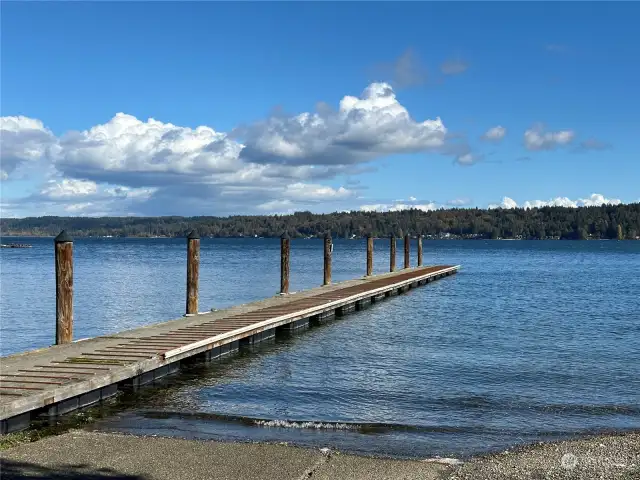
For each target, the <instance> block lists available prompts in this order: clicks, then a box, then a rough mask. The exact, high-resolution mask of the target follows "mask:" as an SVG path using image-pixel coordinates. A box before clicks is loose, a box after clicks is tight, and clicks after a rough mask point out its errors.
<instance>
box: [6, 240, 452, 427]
mask: <svg viewBox="0 0 640 480" xmlns="http://www.w3.org/2000/svg"><path fill="white" fill-rule="evenodd" d="M395 244H396V239H395V237H391V242H390V248H391V261H390V266H389V269H390V273H387V274H384V275H376V276H374V275H372V272H373V239H372V238H371V236H369V237H368V238H367V243H366V245H367V248H366V276H365V277H363V278H360V279H356V280H350V281H347V282H341V283H338V284H332V283H331V257H332V252H333V244H332V239H331V236H330V235H329V234H327V236H326V237H325V241H324V281H323V286H322V287H318V288H314V289H311V290H307V291H304V292H299V293H295V294H294V293H289V273H290V268H289V263H290V239H289V237H288V236H286V235H283V236H282V238H281V241H280V245H281V250H280V265H281V269H280V280H281V281H280V295H277V296H276V297H273V298H269V299H266V300H262V301H259V302H254V303H250V304H246V305H240V306H237V307H233V308H229V309H226V310H220V311H213V312H206V313H199V312H198V284H199V280H198V277H199V265H200V238H199V237H198V236H197V234H195V232H191V234H189V236H188V237H187V294H186V314H185V317H183V318H180V319H178V320H172V321H169V322H164V323H158V324H155V325H150V326H146V327H141V328H136V329H133V330H129V331H126V332H121V333H117V334H112V335H106V336H102V337H96V338H91V339H84V340H77V341H75V342H74V341H73V239H72V238H71V237H69V235H67V234H66V232H64V231H63V232H61V233H60V235H58V236H57V237H56V238H55V240H54V246H55V269H56V328H55V332H56V335H55V339H56V345H54V346H52V347H49V348H43V349H40V350H34V351H30V352H25V353H21V354H17V355H11V356H7V357H2V358H0V362H1V364H0V367H1V370H0V434H5V433H9V432H13V431H17V430H21V429H24V428H27V427H28V426H29V425H30V424H31V422H32V421H33V420H36V419H38V418H40V419H41V418H45V419H46V418H55V417H56V416H58V415H62V414H65V413H68V412H70V411H73V410H76V409H78V408H82V407H85V406H88V405H91V404H94V403H96V402H99V401H101V400H104V399H106V398H109V397H112V396H114V395H116V394H117V393H118V391H119V390H131V389H133V390H136V389H137V388H138V387H140V386H142V385H146V384H150V383H153V382H154V381H155V380H157V379H159V378H162V377H164V376H166V375H169V374H172V373H175V372H177V371H178V370H180V366H181V364H189V363H193V362H194V361H212V360H215V359H218V358H220V357H222V356H225V355H228V354H229V353H231V352H236V351H238V350H239V348H240V346H242V345H251V344H255V343H259V342H261V341H263V340H266V339H270V338H273V337H275V336H276V334H277V333H278V332H281V331H292V330H298V329H303V328H306V327H308V326H309V325H312V324H314V323H321V322H323V321H325V320H326V319H328V318H331V317H334V316H343V315H345V314H347V313H349V312H351V311H354V310H359V309H362V308H364V307H366V306H367V305H370V304H371V303H375V302H378V301H381V300H382V299H384V298H385V297H388V296H391V295H396V294H398V293H402V292H404V291H407V290H409V289H411V288H415V287H418V286H420V285H425V284H427V283H429V282H431V281H433V280H436V279H439V278H442V277H445V276H449V275H453V274H454V273H456V272H457V271H458V268H459V266H457V265H454V266H452V265H441V266H431V267H424V266H422V259H423V250H422V237H420V236H418V242H417V245H418V262H417V263H418V266H417V267H416V268H411V265H410V250H409V244H410V237H409V236H408V235H406V236H405V238H404V269H403V270H399V271H396V269H395V251H396V245H395ZM5 341H6V339H5Z"/></svg>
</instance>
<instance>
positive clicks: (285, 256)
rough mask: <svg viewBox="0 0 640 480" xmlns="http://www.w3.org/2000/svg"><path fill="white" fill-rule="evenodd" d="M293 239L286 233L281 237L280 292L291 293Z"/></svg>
mask: <svg viewBox="0 0 640 480" xmlns="http://www.w3.org/2000/svg"><path fill="white" fill-rule="evenodd" d="M290 249H291V240H290V238H289V235H287V234H286V233H283V234H282V237H280V294H281V295H282V294H285V293H289V252H290Z"/></svg>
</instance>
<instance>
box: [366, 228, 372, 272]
mask: <svg viewBox="0 0 640 480" xmlns="http://www.w3.org/2000/svg"><path fill="white" fill-rule="evenodd" d="M371 275H373V236H371V234H369V235H367V277H370V276H371Z"/></svg>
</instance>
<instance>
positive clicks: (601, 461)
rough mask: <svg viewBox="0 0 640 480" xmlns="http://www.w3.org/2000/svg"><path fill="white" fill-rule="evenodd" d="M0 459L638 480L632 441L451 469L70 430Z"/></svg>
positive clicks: (277, 473) (15, 464)
mask: <svg viewBox="0 0 640 480" xmlns="http://www.w3.org/2000/svg"><path fill="white" fill-rule="evenodd" d="M0 459H1V460H2V467H1V468H2V470H1V471H0V478H2V479H3V480H12V479H17V478H31V479H36V478H49V479H60V480H62V479H66V480H80V479H87V480H106V479H121V480H143V479H144V480H155V479H162V480H172V479H176V480H178V479H179V480H191V479H198V480H199V479H209V478H216V479H229V480H231V479H234V480H235V479H249V480H271V479H274V480H289V479H290V480H304V479H308V478H312V479H314V480H315V479H322V480H330V479H331V480H340V479H345V480H360V479H362V480H364V479H366V480H383V479H384V480H387V479H389V480H391V479H393V480H413V479H416V480H418V479H420V480H431V479H433V480H438V479H450V480H454V479H473V480H483V479H487V480H488V479H491V480H500V479H514V480H515V479H539V480H542V479H576V480H590V479H606V480H614V479H623V480H631V479H640V434H637V433H630V434H626V435H619V436H618V435H615V436H600V437H593V438H589V439H585V440H576V441H567V442H559V443H552V444H540V445H533V446H529V447H524V448H520V449H517V450H514V451H511V452H507V453H505V452H503V453H499V454H495V455H491V456H486V457H478V458H475V459H472V460H470V461H468V462H465V463H462V464H460V465H454V464H441V463H436V462H426V461H408V460H389V459H377V458H368V457H358V456H353V455H345V454H341V453H339V452H331V451H326V450H325V451H321V450H314V449H303V448H297V447H290V446H285V445H272V444H251V443H223V442H210V441H194V440H182V439H176V438H160V437H136V436H130V435H119V434H106V433H96V432H87V431H82V430H74V431H70V432H67V433H65V434H63V435H59V436H52V437H48V438H45V439H43V440H39V441H37V442H33V443H27V444H22V445H19V446H16V447H13V448H10V449H7V450H4V451H1V452H0ZM453 463H455V462H453Z"/></svg>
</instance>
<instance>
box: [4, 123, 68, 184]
mask: <svg viewBox="0 0 640 480" xmlns="http://www.w3.org/2000/svg"><path fill="white" fill-rule="evenodd" d="M54 141H55V137H54V135H53V134H52V133H51V131H49V130H48V129H47V128H45V126H44V124H43V123H42V122H41V121H40V120H36V119H33V118H29V117H23V116H17V117H0V179H2V180H7V179H8V178H9V177H10V175H11V174H12V173H13V172H14V171H15V170H16V168H18V167H19V166H20V165H21V164H23V163H27V162H35V161H38V160H40V159H41V158H42V157H43V156H44V155H45V154H46V152H47V150H48V149H49V147H50V146H51V145H53V143H54Z"/></svg>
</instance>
